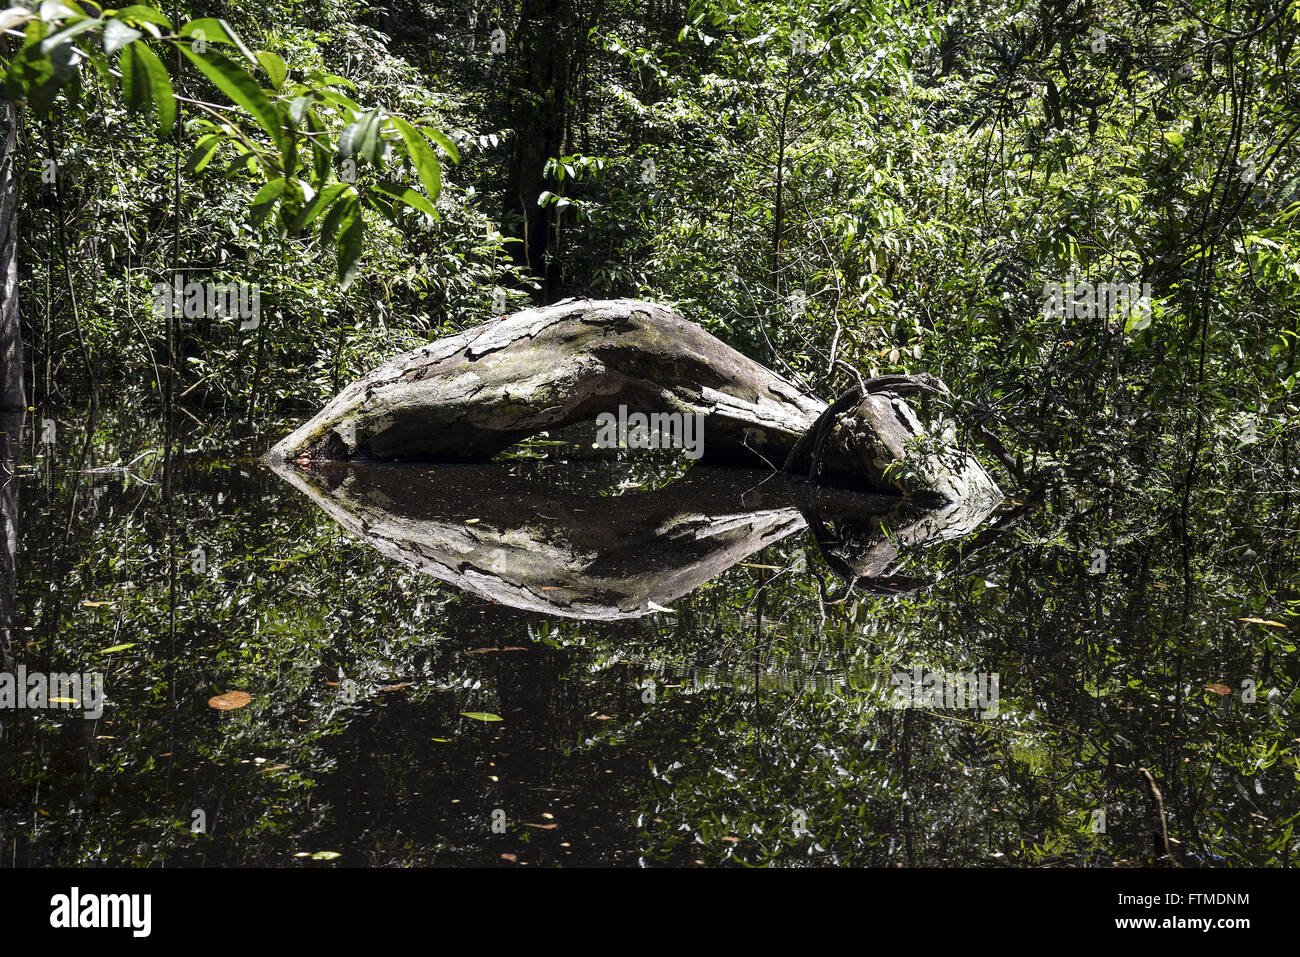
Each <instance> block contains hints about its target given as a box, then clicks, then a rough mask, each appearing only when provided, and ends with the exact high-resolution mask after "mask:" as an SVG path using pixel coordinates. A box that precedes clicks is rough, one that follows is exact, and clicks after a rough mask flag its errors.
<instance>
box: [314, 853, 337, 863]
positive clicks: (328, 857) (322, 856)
mask: <svg viewBox="0 0 1300 957" xmlns="http://www.w3.org/2000/svg"><path fill="white" fill-rule="evenodd" d="M342 856H343V855H342V854H340V853H339V852H338V851H317V852H316V853H315V854H313V855H312V856H311V859H312V860H313V861H332V860H334V859H335V858H339V857H342Z"/></svg>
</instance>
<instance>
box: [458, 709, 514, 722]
mask: <svg viewBox="0 0 1300 957" xmlns="http://www.w3.org/2000/svg"><path fill="white" fill-rule="evenodd" d="M460 714H461V717H463V718H473V719H474V720H475V721H504V720H505V718H503V717H501V716H500V715H499V714H491V713H490V712H487V711H462V712H461V713H460Z"/></svg>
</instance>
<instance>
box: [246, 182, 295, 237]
mask: <svg viewBox="0 0 1300 957" xmlns="http://www.w3.org/2000/svg"><path fill="white" fill-rule="evenodd" d="M286 185H288V184H287V182H286V181H285V178H284V177H283V176H281V177H278V178H277V179H273V180H271V181H270V182H268V183H266V184H265V185H264V186H263V187H262V188H261V189H259V190H258V191H257V195H256V196H254V197H253V201H252V202H251V203H250V204H249V210H248V213H249V219H250V220H251V221H252V223H253V225H254V226H260V225H261V224H262V221H263V220H264V219H266V217H267V216H268V215H269V214H270V212H271V210H272V208H273V207H274V206H275V203H276V201H277V200H278V199H279V198H280V197H281V196H282V195H283V194H284V188H285V186H286Z"/></svg>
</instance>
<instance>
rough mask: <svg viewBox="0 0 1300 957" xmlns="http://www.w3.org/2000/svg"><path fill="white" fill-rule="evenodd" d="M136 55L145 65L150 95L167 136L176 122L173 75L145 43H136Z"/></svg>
mask: <svg viewBox="0 0 1300 957" xmlns="http://www.w3.org/2000/svg"><path fill="white" fill-rule="evenodd" d="M135 57H136V61H137V62H138V63H140V64H142V65H143V66H144V72H145V75H146V77H148V82H149V95H150V97H151V98H152V99H153V105H154V107H155V109H157V111H158V126H159V128H160V129H161V130H162V135H163V136H166V135H167V134H168V133H170V132H171V131H172V126H173V125H174V124H175V123H176V94H175V92H174V91H173V90H172V81H171V77H170V76H168V75H167V68H166V67H165V66H163V62H162V60H160V59H158V56H157V54H155V53H154V52H153V50H150V49H149V47H148V46H146V45H145V44H143V43H140V44H136V45H135Z"/></svg>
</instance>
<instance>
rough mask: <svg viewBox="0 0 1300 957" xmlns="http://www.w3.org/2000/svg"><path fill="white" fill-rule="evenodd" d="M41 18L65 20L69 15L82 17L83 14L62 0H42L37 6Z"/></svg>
mask: <svg viewBox="0 0 1300 957" xmlns="http://www.w3.org/2000/svg"><path fill="white" fill-rule="evenodd" d="M39 9H40V12H41V19H42V20H67V19H68V18H69V17H77V18H80V17H83V16H85V14H83V13H78V12H77V11H76V10H74V9H72V8H71V7H70V6H68V5H67V4H66V3H63V2H62V0H42V2H41V5H40V7H39Z"/></svg>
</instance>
